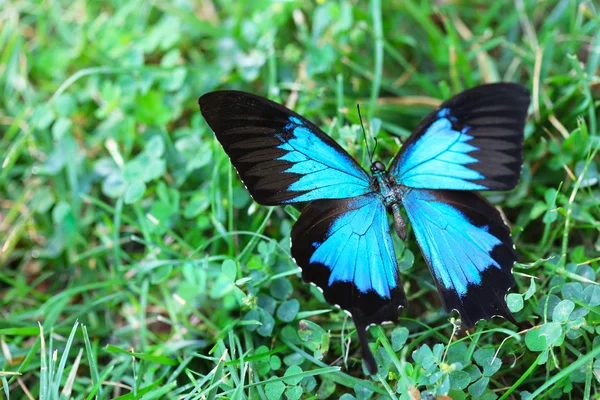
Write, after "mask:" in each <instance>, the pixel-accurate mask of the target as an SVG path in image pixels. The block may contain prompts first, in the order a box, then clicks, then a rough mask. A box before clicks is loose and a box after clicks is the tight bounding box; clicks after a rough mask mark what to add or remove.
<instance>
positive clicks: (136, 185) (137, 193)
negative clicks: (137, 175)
mask: <svg viewBox="0 0 600 400" xmlns="http://www.w3.org/2000/svg"><path fill="white" fill-rule="evenodd" d="M145 191H146V184H145V183H144V182H142V181H134V182H131V183H130V184H129V185H128V186H127V189H126V190H125V198H124V201H125V204H133V203H135V202H137V201H138V200H140V199H141V198H142V196H143V195H144V192H145Z"/></svg>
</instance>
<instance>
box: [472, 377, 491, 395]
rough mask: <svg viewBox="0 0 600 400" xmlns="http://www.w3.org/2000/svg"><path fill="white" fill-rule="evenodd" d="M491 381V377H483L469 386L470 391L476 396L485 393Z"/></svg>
mask: <svg viewBox="0 0 600 400" xmlns="http://www.w3.org/2000/svg"><path fill="white" fill-rule="evenodd" d="M489 382H490V378H487V377H483V378H481V379H479V380H478V381H477V382H475V383H474V384H472V385H471V386H469V393H470V394H471V395H472V396H474V397H479V396H481V395H482V394H483V392H484V391H485V389H486V388H487V385H488V383H489Z"/></svg>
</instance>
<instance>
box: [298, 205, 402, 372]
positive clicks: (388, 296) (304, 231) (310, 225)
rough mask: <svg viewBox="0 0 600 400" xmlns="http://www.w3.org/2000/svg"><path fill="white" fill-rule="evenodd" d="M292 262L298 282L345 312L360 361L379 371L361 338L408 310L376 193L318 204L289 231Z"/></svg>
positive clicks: (305, 213) (307, 208)
mask: <svg viewBox="0 0 600 400" xmlns="http://www.w3.org/2000/svg"><path fill="white" fill-rule="evenodd" d="M291 239H292V250H291V251H292V256H293V257H294V260H295V261H296V263H297V264H298V265H299V266H300V267H301V268H302V278H303V279H304V280H305V281H307V282H311V283H314V284H315V285H317V286H318V287H319V288H321V290H322V291H323V295H324V296H325V299H326V300H327V301H328V302H329V303H331V304H336V305H338V306H339V307H340V308H342V309H344V310H347V311H349V312H350V313H351V314H352V317H353V319H354V322H355V325H356V328H357V331H358V334H359V338H360V340H361V345H362V349H363V358H364V359H365V361H366V362H367V366H368V367H369V370H370V372H371V373H375V372H376V370H377V368H376V364H375V360H374V359H373V355H372V354H371V353H370V350H369V347H368V346H367V341H366V337H365V329H366V328H367V326H368V325H370V324H381V323H382V322H385V321H396V320H397V319H398V307H406V295H405V294H404V290H403V288H402V285H401V283H400V277H399V275H398V266H397V262H396V256H395V254H394V247H393V245H392V239H391V236H390V228H389V223H388V218H387V214H386V209H385V206H384V204H383V202H382V200H381V198H380V197H379V195H377V194H376V193H370V194H366V195H363V196H360V197H355V198H352V199H341V200H317V201H314V202H312V203H310V204H309V205H308V206H306V208H305V209H304V210H303V211H302V214H301V215H300V218H298V221H297V222H296V224H295V225H294V227H293V228H292V235H291Z"/></svg>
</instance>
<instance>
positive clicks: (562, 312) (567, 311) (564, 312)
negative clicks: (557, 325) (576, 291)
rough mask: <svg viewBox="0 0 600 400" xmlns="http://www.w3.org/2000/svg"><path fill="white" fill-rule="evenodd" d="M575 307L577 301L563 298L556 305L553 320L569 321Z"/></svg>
mask: <svg viewBox="0 0 600 400" xmlns="http://www.w3.org/2000/svg"><path fill="white" fill-rule="evenodd" d="M574 309H575V303H573V302H572V301H571V300H563V301H561V302H560V303H558V304H557V305H556V307H554V310H553V311H552V320H553V321H554V322H567V321H568V320H569V316H570V315H571V313H572V312H573V310H574Z"/></svg>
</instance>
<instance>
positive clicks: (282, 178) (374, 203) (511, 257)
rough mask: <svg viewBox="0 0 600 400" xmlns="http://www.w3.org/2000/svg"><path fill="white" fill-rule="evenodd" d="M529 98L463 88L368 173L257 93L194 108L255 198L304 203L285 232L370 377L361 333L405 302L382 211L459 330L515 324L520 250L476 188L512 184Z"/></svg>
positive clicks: (491, 87) (210, 96)
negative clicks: (356, 345)
mask: <svg viewBox="0 0 600 400" xmlns="http://www.w3.org/2000/svg"><path fill="white" fill-rule="evenodd" d="M529 98H530V96H529V91H528V90H527V89H526V88H525V87H523V86H521V85H518V84H514V83H495V84H486V85H481V86H476V87H474V88H471V89H468V90H466V91H464V92H462V93H459V94H458V95H456V96H454V97H452V98H450V99H449V100H447V101H445V102H443V103H442V104H441V105H440V106H439V107H438V108H437V109H436V110H434V111H433V112H431V113H430V114H429V115H428V116H427V117H426V118H425V119H424V120H423V121H422V122H421V123H420V124H419V125H418V126H417V128H416V129H415V130H414V131H413V132H412V134H411V135H410V137H409V138H408V139H407V140H406V142H405V143H404V144H403V146H402V147H401V149H400V151H399V152H398V154H397V155H396V157H395V158H394V159H393V160H392V162H391V164H390V165H389V167H388V168H386V167H385V165H384V164H383V163H381V162H380V161H376V162H373V163H372V165H371V166H370V174H369V173H367V172H366V171H365V170H364V169H363V168H362V167H361V166H360V165H359V164H358V163H357V162H356V161H355V160H354V159H353V158H352V157H351V156H350V155H349V154H348V153H347V152H346V151H344V149H342V147H340V145H338V144H337V143H336V142H335V141H334V140H333V139H331V138H330V137H329V136H328V135H327V134H325V133H324V132H323V131H322V130H321V129H319V128H318V127H317V126H316V125H314V124H313V123H311V122H310V121H308V120H306V119H305V118H303V117H302V116H300V115H298V114H297V113H295V112H294V111H291V110H289V109H287V108H286V107H284V106H282V105H280V104H277V103H275V102H272V101H270V100H267V99H265V98H263V97H259V96H256V95H253V94H250V93H245V92H240V91H231V90H224V91H215V92H210V93H207V94H205V95H203V96H202V97H200V99H199V105H200V111H201V113H202V115H203V117H204V118H205V120H206V122H207V123H208V125H209V126H210V127H211V129H212V130H213V131H214V133H215V135H216V137H217V139H218V140H219V142H220V143H221V144H222V146H223V148H224V149H225V152H226V153H227V154H228V155H229V157H230V159H231V163H232V164H233V166H234V167H235V168H236V170H237V172H238V174H239V176H240V178H241V180H242V181H243V183H244V184H245V186H246V188H247V189H248V191H249V192H250V194H251V195H252V197H253V199H254V200H255V201H256V202H257V203H259V204H262V205H267V206H275V205H286V204H295V203H308V205H306V207H305V208H304V210H303V211H302V213H301V214H300V217H299V218H298V220H297V221H296V223H295V225H294V226H293V228H292V232H291V254H292V257H293V258H294V260H295V262H296V264H298V266H299V267H300V268H301V269H302V278H303V279H304V280H305V281H307V282H310V283H313V284H315V285H316V286H318V287H319V288H320V289H321V290H322V292H323V295H324V297H325V299H326V300H327V301H328V302H329V303H330V304H334V305H337V306H339V307H340V308H342V309H344V310H346V311H348V312H349V313H350V314H351V315H352V318H353V320H354V323H355V326H356V330H357V333H358V336H359V340H360V343H361V348H362V356H363V359H364V360H365V362H366V365H367V369H368V371H369V373H371V374H375V373H376V371H377V363H376V361H375V359H374V357H373V354H372V352H371V350H370V349H369V347H368V342H367V338H366V330H367V328H368V327H369V326H370V325H373V324H375V325H378V324H382V323H384V322H388V321H392V322H395V321H397V320H398V317H399V309H400V308H403V307H406V306H407V299H406V294H405V292H404V289H403V286H402V282H401V280H400V276H399V271H398V262H397V260H396V256H395V253H394V247H393V244H392V237H391V232H390V223H389V221H388V214H387V213H388V212H389V213H391V214H392V215H393V227H394V230H395V231H396V234H397V235H398V236H399V237H400V238H401V239H402V240H406V238H407V224H406V222H405V220H404V217H403V214H402V211H401V209H402V208H403V209H404V211H405V213H406V216H407V217H408V221H410V224H411V227H412V232H413V233H414V236H415V237H416V241H417V244H418V246H419V248H420V249H421V253H422V254H423V258H424V259H425V262H426V264H427V265H428V267H429V269H430V271H431V273H432V275H433V279H434V281H435V285H436V287H437V289H438V292H439V295H440V298H441V302H442V304H443V306H444V309H445V310H446V311H447V312H451V311H452V310H457V311H458V312H459V314H460V319H461V322H462V325H463V326H465V327H473V325H474V324H475V323H476V322H477V321H479V320H481V319H489V318H491V317H492V316H502V317H504V318H506V319H508V320H510V321H511V322H513V323H514V324H517V322H516V321H515V319H514V317H513V316H512V314H511V313H510V311H509V309H508V307H507V304H506V300H505V295H506V293H507V292H508V290H509V289H510V288H511V287H512V286H513V285H514V284H515V280H514V277H513V275H512V267H513V264H514V263H515V262H516V261H517V252H516V250H515V247H514V245H513V242H512V239H511V236H510V231H509V228H508V226H507V225H506V223H505V222H504V220H503V218H502V216H501V214H500V213H499V211H498V210H497V209H496V208H495V207H494V206H492V205H491V204H490V203H489V202H488V201H487V200H486V199H485V197H483V196H481V195H480V194H478V193H476V192H475V191H480V190H481V191H487V190H495V191H499V190H510V189H513V188H514V187H515V186H516V184H517V183H518V180H519V175H520V171H521V166H522V158H523V138H524V133H523V129H524V124H525V119H526V116H527V109H528V106H529V101H530V100H529Z"/></svg>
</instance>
